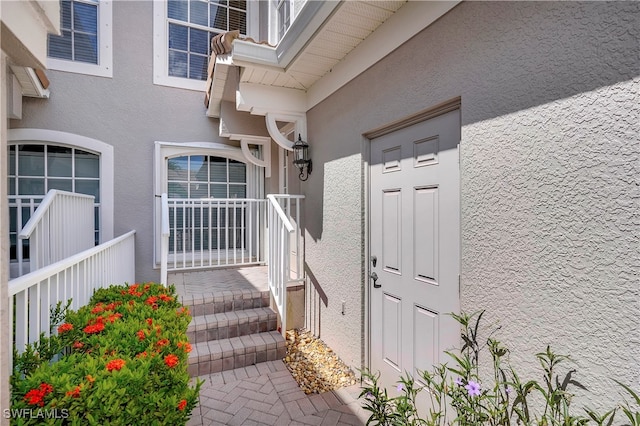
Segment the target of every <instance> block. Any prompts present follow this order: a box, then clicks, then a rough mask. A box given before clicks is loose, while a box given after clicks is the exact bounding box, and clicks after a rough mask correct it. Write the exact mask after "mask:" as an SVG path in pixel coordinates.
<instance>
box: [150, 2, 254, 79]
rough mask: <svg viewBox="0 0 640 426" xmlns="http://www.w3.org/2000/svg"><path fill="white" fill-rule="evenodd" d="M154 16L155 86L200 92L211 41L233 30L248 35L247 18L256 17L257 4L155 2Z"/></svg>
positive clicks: (205, 75) (205, 74) (205, 77)
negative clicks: (253, 15)
mask: <svg viewBox="0 0 640 426" xmlns="http://www.w3.org/2000/svg"><path fill="white" fill-rule="evenodd" d="M153 13H154V45H153V50H154V64H153V67H154V70H153V75H154V83H155V84H160V85H165V86H175V87H181V88H185V89H193V90H198V91H202V90H203V89H204V81H206V80H207V67H208V62H209V56H210V54H211V46H210V41H211V38H212V37H214V36H216V35H217V34H220V33H223V32H226V31H233V30H239V31H240V33H241V34H243V35H247V34H248V33H249V31H248V28H247V26H248V25H247V23H248V22H249V19H248V18H249V15H252V14H257V2H256V1H247V0H241V1H238V0H168V1H164V0H156V1H155V2H154V12H153Z"/></svg>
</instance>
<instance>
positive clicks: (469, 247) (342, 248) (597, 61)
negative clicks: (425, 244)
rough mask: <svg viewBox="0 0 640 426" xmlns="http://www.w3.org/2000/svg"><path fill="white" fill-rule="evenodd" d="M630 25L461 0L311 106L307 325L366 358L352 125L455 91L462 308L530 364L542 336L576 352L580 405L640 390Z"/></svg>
mask: <svg viewBox="0 0 640 426" xmlns="http://www.w3.org/2000/svg"><path fill="white" fill-rule="evenodd" d="M639 22H640V5H639V4H638V3H632V2H621V3H574V2H538V3H531V2H496V3H481V2H465V3H462V4H460V5H459V6H457V7H456V8H454V9H453V10H452V11H451V12H449V13H448V14H447V15H445V16H444V17H442V18H441V19H440V20H438V21H437V22H436V23H434V24H433V25H432V26H431V27H429V28H428V29H426V30H424V31H423V32H421V33H420V34H418V35H417V36H416V37H414V38H413V39H411V40H409V41H408V42H407V43H405V44H404V45H403V46H401V47H400V48H398V49H397V50H396V51H394V52H393V53H391V54H390V55H389V56H388V57H387V58H385V59H383V60H382V61H380V62H379V63H377V64H376V65H374V66H373V67H371V68H370V69H369V70H367V71H366V72H365V73H363V74H362V75H360V76H359V77H358V78H356V79H354V80H353V81H352V82H350V83H349V84H348V85H346V86H345V87H343V88H342V89H340V90H339V91H338V92H336V93H335V94H334V95H332V96H331V97H329V98H327V99H326V100H325V101H324V102H322V103H320V104H319V105H318V106H316V107H315V108H314V109H312V110H311V111H310V112H309V113H308V119H309V142H310V144H311V147H312V157H313V160H314V165H316V164H317V166H316V167H317V169H318V172H317V173H316V171H314V174H313V175H312V176H311V178H310V179H309V181H308V182H307V183H305V184H303V186H302V190H303V192H304V193H305V194H306V195H307V207H308V210H307V214H306V219H307V226H308V229H309V238H308V239H307V263H308V264H309V267H310V270H311V271H312V272H313V276H314V277H315V282H316V283H315V285H314V286H310V287H309V290H310V295H308V297H307V300H308V302H309V303H310V314H311V318H310V319H309V322H310V323H311V324H312V326H313V328H314V330H316V332H320V333H321V337H322V338H323V339H325V340H326V341H327V342H328V343H329V344H330V345H331V346H332V347H333V348H334V349H335V350H336V352H338V354H339V355H340V356H341V357H342V358H343V359H344V360H345V361H347V362H348V363H350V364H351V365H352V366H355V367H358V366H359V362H358V360H359V358H360V359H362V360H365V346H364V343H363V342H362V336H363V333H362V331H363V328H364V327H365V324H366V322H364V315H363V311H362V310H361V309H360V307H359V306H358V303H361V305H360V306H362V301H363V300H364V295H363V293H362V286H363V278H362V277H363V274H362V265H363V262H362V257H363V254H364V253H365V246H364V243H363V240H364V237H365V236H364V234H363V232H364V227H363V221H362V216H361V213H362V211H363V208H364V202H363V194H362V193H361V192H362V190H366V188H365V187H363V186H362V175H363V173H365V172H366V168H365V166H364V164H363V163H361V160H362V155H361V153H363V152H366V150H364V148H363V147H362V141H363V138H362V134H363V133H364V132H366V131H368V130H371V129H374V128H377V127H379V126H382V125H384V124H387V123H389V122H391V121H394V120H397V119H400V118H402V117H405V116H407V115H410V114H412V113H415V112H417V111H419V110H422V109H424V108H427V107H430V106H433V105H436V104H438V103H440V102H443V101H446V100H448V99H452V98H455V97H457V96H460V97H461V99H462V108H461V116H462V142H461V170H460V173H461V206H462V207H461V208H462V211H461V222H462V224H461V244H462V262H461V271H462V294H461V304H462V307H463V309H464V310H465V311H475V310H478V309H487V310H488V314H487V319H488V321H487V323H488V324H494V325H496V326H497V325H499V326H500V327H501V329H500V330H498V331H497V333H496V335H495V336H496V337H499V338H500V339H501V340H503V341H504V342H505V343H506V344H507V345H508V346H509V347H510V348H511V349H512V355H511V360H512V362H513V363H514V365H515V366H516V367H517V368H518V369H519V370H520V371H521V372H522V374H523V375H524V376H525V377H527V378H534V377H535V378H540V376H539V375H538V373H536V375H534V372H535V371H537V370H536V369H537V363H536V361H535V357H534V354H535V353H536V352H539V351H541V350H543V349H544V348H545V346H546V345H547V344H551V345H552V347H553V348H555V349H557V351H558V352H560V353H571V354H572V356H573V358H574V359H575V368H577V369H578V373H577V376H576V378H577V379H578V380H580V381H581V382H582V383H584V384H585V385H586V386H587V387H588V388H589V391H588V392H579V394H580V397H579V399H578V402H576V403H577V404H584V403H589V404H591V405H595V406H596V407H598V406H599V407H605V406H612V404H613V403H614V401H616V400H619V394H618V390H619V387H618V386H617V385H615V384H614V383H613V382H612V380H611V379H612V378H616V379H618V380H621V381H624V382H625V383H628V384H630V385H633V386H638V379H639V373H640V371H639V370H638V363H637V359H638V358H639V357H640V339H639V331H638V330H639V328H640V320H639V319H638V311H639V310H638V308H639V307H640V303H639V302H640V285H639V277H638V269H639V267H640V265H639V262H638V247H639V246H640V240H639V234H640V232H639V227H640V220H639V216H638V211H639V209H638V207H639V206H638V203H639V196H640V194H639V191H638V176H640V158H639V157H640V137H639V134H640V129H639V128H638V123H640V120H639V115H640V114H639V113H640V110H639V109H638V105H639V99H640V93H639V85H640V80H639V79H638V78H639V76H640V61H639V58H638V53H637V52H638V50H637V48H638V40H639V38H640V32H639V29H640V25H638V23H639ZM323 163H324V165H323V166H322V165H320V164H323ZM358 233H359V235H358ZM313 288H321V290H322V292H316V293H315V294H314V293H313V292H312V291H311V290H312V289H313ZM343 299H346V300H347V311H346V315H342V314H341V311H340V303H339V302H340V301H341V300H343ZM325 301H326V302H327V303H326V306H325ZM365 361H366V360H365ZM363 362H364V361H363Z"/></svg>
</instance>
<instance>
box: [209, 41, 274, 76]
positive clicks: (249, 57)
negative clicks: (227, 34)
mask: <svg viewBox="0 0 640 426" xmlns="http://www.w3.org/2000/svg"><path fill="white" fill-rule="evenodd" d="M226 56H230V57H229V58H225V57H226ZM220 61H226V62H229V61H231V62H232V63H233V64H234V65H240V66H241V65H243V63H246V64H247V65H249V66H251V65H256V64H259V65H264V66H267V67H269V68H272V69H274V68H275V69H277V70H279V71H284V68H283V67H281V66H280V65H279V64H278V56H277V53H276V49H275V48H274V47H271V46H267V45H266V44H256V43H252V42H250V41H244V40H234V41H233V51H232V53H231V55H222V57H221V59H220ZM218 63H220V62H219V61H218V60H217V59H216V64H218Z"/></svg>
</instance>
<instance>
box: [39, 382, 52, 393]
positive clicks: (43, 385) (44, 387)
mask: <svg viewBox="0 0 640 426" xmlns="http://www.w3.org/2000/svg"><path fill="white" fill-rule="evenodd" d="M40 390H41V391H42V392H43V393H44V394H45V395H47V394H49V393H51V392H53V386H51V385H50V384H48V383H44V382H43V383H40Z"/></svg>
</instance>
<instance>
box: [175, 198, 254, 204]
mask: <svg viewBox="0 0 640 426" xmlns="http://www.w3.org/2000/svg"><path fill="white" fill-rule="evenodd" d="M167 200H168V201H169V203H172V202H181V203H182V202H189V203H194V204H195V203H210V202H216V203H218V202H225V203H227V202H240V201H256V202H264V201H265V200H264V198H167Z"/></svg>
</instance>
